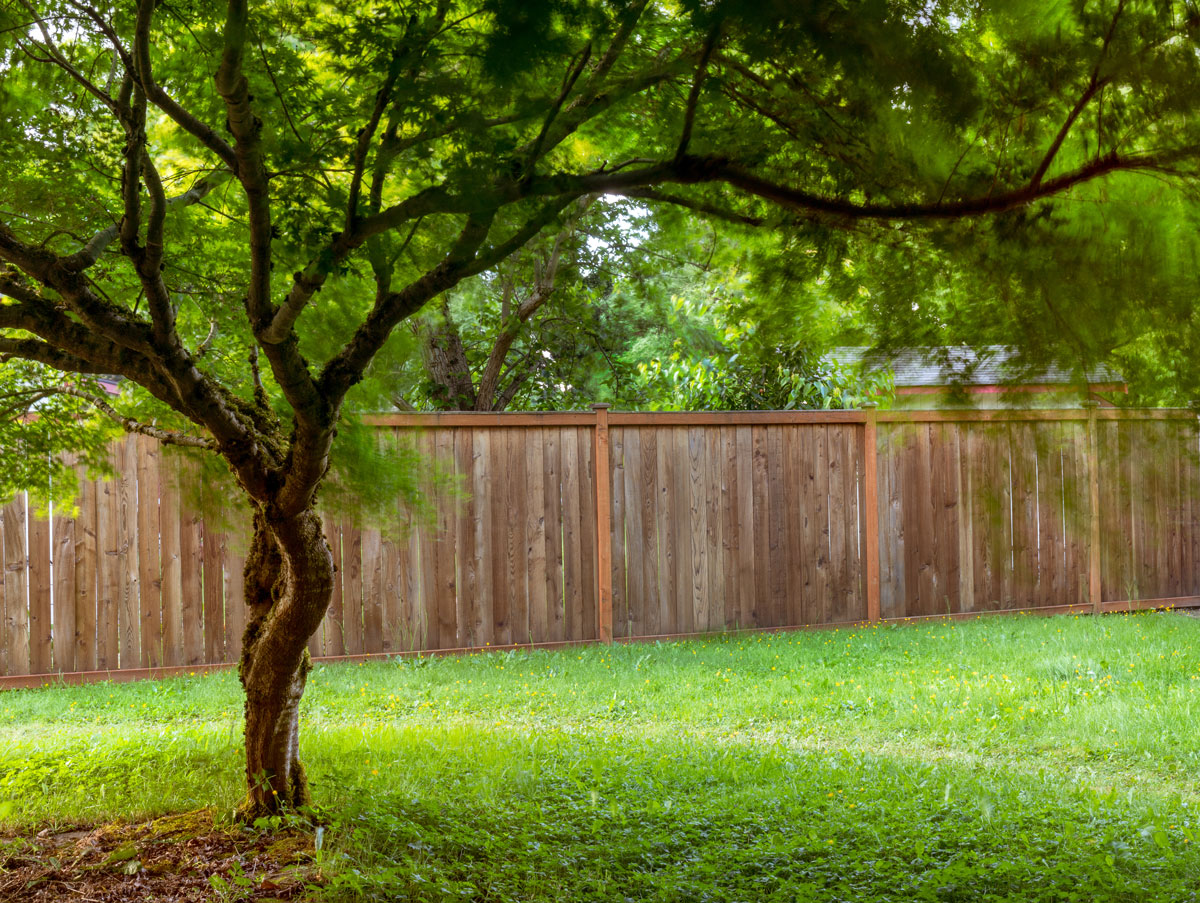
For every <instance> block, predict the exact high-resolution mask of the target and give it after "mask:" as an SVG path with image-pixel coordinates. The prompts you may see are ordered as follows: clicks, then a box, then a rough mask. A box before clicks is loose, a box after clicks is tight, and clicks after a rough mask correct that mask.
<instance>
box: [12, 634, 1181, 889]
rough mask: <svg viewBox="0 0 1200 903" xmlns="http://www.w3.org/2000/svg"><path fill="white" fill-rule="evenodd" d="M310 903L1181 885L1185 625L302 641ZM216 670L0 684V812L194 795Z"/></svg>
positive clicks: (230, 736)
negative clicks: (546, 646) (317, 660)
mask: <svg viewBox="0 0 1200 903" xmlns="http://www.w3.org/2000/svg"><path fill="white" fill-rule="evenodd" d="M304 707H305V714H304V718H305V721H304V728H303V730H304V733H303V740H302V743H303V753H304V756H305V759H306V762H307V764H308V766H309V771H310V774H311V776H312V779H313V782H314V790H315V793H316V796H317V798H318V800H319V802H320V803H321V805H323V806H324V807H326V808H327V811H328V812H329V813H330V815H331V817H332V819H333V824H332V826H331V828H330V830H329V835H330V841H329V843H328V845H327V846H326V847H325V849H324V851H323V855H324V856H325V857H326V859H327V867H326V870H325V871H326V874H327V875H328V876H329V878H330V883H329V884H327V885H326V886H325V887H324V888H323V889H321V890H319V891H315V894H316V897H317V898H318V899H328V900H337V901H341V900H354V899H372V900H374V899H378V900H394V899H400V900H414V901H415V900H422V901H425V900H488V901H501V900H505V901H539V903H541V901H550V900H555V901H559V900H561V901H567V900H616V901H624V900H637V901H642V900H654V901H668V900H678V901H693V900H695V901H760V900H771V901H774V900H780V901H783V900H789V901H790V900H814V901H817V900H820V901H837V900H846V901H851V900H854V901H860V900H865V901H873V900H879V901H882V900H895V901H908V900H929V901H976V900H980V901H982V900H1013V901H1017V900H1021V901H1052V900H1054V901H1057V900H1064V901H1065V900H1081V901H1084V900H1101V901H1118V900H1128V901H1138V903H1141V901H1151V900H1162V901H1173V903H1174V901H1186V900H1200V851H1198V849H1197V848H1198V847H1200V822H1198V819H1197V807H1200V751H1198V750H1197V746H1196V738H1197V737H1198V736H1200V620H1194V619H1191V618H1188V617H1186V616H1183V615H1180V614H1142V615H1130V616H1109V617H1105V618H1099V619H1098V618H1092V617H1080V618H1055V619H1042V618H1026V617H1016V618H996V619H990V620H985V621H978V622H970V623H961V624H952V623H936V624H923V625H909V626H902V627H879V628H872V629H866V630H861V631H852V632H847V631H844V630H843V631H831V632H814V633H793V634H781V635H735V636H727V637H718V638H712V639H709V640H698V641H689V642H679V643H671V644H656V645H638V644H635V645H622V646H615V647H612V648H608V649H605V648H599V647H590V648H586V649H573V650H564V651H558V652H532V653H504V654H499V653H494V654H491V655H486V656H472V657H465V658H462V659H452V658H441V659H437V658H433V659H421V660H413V659H408V660H404V661H394V662H386V663H372V664H367V665H358V666H351V665H341V666H334V667H325V666H321V667H318V668H317V669H315V671H314V672H313V675H312V678H311V681H310V684H309V691H308V694H307V695H306V697H305V701H304ZM240 727H241V698H240V693H239V690H238V687H237V683H236V678H235V677H234V676H233V675H232V674H230V673H222V674H218V675H210V676H207V677H195V678H188V679H177V680H169V681H162V682H158V683H140V684H119V685H114V684H103V685H94V686H90V687H79V688H49V689H42V690H31V691H13V692H6V693H3V694H0V821H2V822H3V823H4V824H5V825H7V826H8V827H9V828H12V827H14V826H15V827H17V828H18V829H21V830H32V829H33V828H34V827H35V826H38V827H40V826H42V825H43V824H44V823H50V824H68V823H81V822H92V821H99V820H107V819H111V818H114V817H124V818H140V817H144V816H150V815H156V814H160V813H163V812H167V811H180V810H186V809H190V808H195V807H198V806H201V805H207V804H216V805H217V806H218V807H219V809H221V810H225V811H227V810H228V809H230V808H231V807H232V806H233V804H234V803H235V802H236V800H237V798H238V796H239V793H240V781H241V768H242V764H241V750H240Z"/></svg>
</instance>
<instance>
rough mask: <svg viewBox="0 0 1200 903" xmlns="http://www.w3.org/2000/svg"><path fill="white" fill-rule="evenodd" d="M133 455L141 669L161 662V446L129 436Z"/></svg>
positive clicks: (147, 438)
mask: <svg viewBox="0 0 1200 903" xmlns="http://www.w3.org/2000/svg"><path fill="white" fill-rule="evenodd" d="M131 439H132V442H131V445H132V447H133V449H134V453H135V454H136V456H137V458H136V462H135V474H136V479H137V543H136V545H137V567H138V594H139V602H140V605H139V608H140V634H141V636H140V642H141V647H142V649H141V652H142V655H141V662H142V667H143V668H154V667H157V666H158V665H161V664H162V663H163V653H162V563H161V561H160V558H159V555H160V546H159V533H160V529H161V524H160V519H159V494H158V485H159V475H158V471H159V460H158V457H159V454H160V446H159V444H158V442H157V441H155V440H154V439H151V438H150V437H149V436H133V437H131Z"/></svg>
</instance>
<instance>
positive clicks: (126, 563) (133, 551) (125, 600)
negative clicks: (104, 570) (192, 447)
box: [116, 436, 222, 668]
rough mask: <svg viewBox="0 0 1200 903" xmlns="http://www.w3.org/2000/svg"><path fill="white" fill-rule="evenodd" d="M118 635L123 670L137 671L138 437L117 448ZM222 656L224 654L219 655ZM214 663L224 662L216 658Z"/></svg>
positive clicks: (139, 617) (139, 637)
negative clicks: (132, 669)
mask: <svg viewBox="0 0 1200 903" xmlns="http://www.w3.org/2000/svg"><path fill="white" fill-rule="evenodd" d="M116 484H117V505H118V518H117V525H116V526H117V543H116V551H117V581H118V596H117V632H118V634H119V643H120V664H121V667H122V668H136V667H138V662H140V661H141V656H142V649H141V647H142V630H141V621H142V610H141V587H140V581H139V579H138V558H137V551H138V550H137V507H138V501H137V437H136V436H126V437H125V438H124V439H123V440H121V441H120V442H119V443H118V444H117V479H116ZM218 655H220V653H219V652H218ZM213 661H222V659H221V658H214V659H213Z"/></svg>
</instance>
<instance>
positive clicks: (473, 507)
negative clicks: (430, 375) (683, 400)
mask: <svg viewBox="0 0 1200 903" xmlns="http://www.w3.org/2000/svg"><path fill="white" fill-rule="evenodd" d="M474 432H475V431H473V430H471V429H469V428H467V427H463V428H461V429H458V430H456V431H455V433H454V472H455V473H456V474H458V479H459V480H460V481H461V484H462V488H463V489H464V490H465V491H466V493H467V498H466V500H465V503H464V504H462V505H461V506H460V507H459V510H458V513H457V517H456V519H455V522H454V523H455V537H454V554H455V562H456V568H457V569H456V576H455V581H456V586H457V587H458V607H457V609H456V618H457V623H458V633H459V643H460V645H462V646H474V645H476V641H475V631H476V624H475V618H474V605H473V597H474V596H475V595H477V594H478V592H479V582H478V578H477V571H476V568H477V567H478V562H477V561H476V558H475V521H476V518H477V517H478V510H479V507H478V505H479V502H478V499H476V497H475V436H474ZM532 432H536V433H537V439H538V442H537V447H538V460H537V470H538V473H541V470H542V457H541V455H542V442H541V438H542V432H541V430H540V429H538V430H534V431H532ZM541 508H542V500H541V497H540V493H539V498H538V499H537V510H538V511H539V512H540V511H541ZM541 556H542V561H543V562H545V556H546V550H545V548H544V546H543V548H542V549H541ZM542 578H543V581H544V580H545V573H544V571H543V574H542ZM545 594H546V587H545V585H544V584H543V586H542V597H543V599H544V598H545Z"/></svg>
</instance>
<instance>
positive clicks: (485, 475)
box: [466, 427, 562, 646]
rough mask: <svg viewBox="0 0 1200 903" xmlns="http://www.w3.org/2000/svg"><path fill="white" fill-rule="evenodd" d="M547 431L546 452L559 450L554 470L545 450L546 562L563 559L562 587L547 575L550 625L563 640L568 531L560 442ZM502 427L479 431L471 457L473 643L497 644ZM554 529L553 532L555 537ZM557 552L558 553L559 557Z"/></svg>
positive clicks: (469, 620) (470, 601)
mask: <svg viewBox="0 0 1200 903" xmlns="http://www.w3.org/2000/svg"><path fill="white" fill-rule="evenodd" d="M552 429H553V428H552V427H547V428H546V430H552ZM546 430H544V431H543V450H544V451H545V448H546V443H547V442H548V443H549V448H550V449H552V450H553V456H554V462H553V470H552V471H551V470H550V469H549V456H550V452H549V451H545V454H546V456H547V462H546V466H547V469H546V470H545V474H546V476H545V480H546V488H545V501H544V503H545V506H546V517H547V521H546V556H547V558H546V560H547V562H550V561H551V559H552V558H554V560H555V561H557V565H556V568H555V571H554V573H555V574H556V575H557V581H558V582H557V591H556V592H551V590H552V589H553V587H552V586H551V584H552V583H553V582H554V581H553V579H552V578H551V576H547V587H548V589H547V598H548V599H549V604H550V606H551V610H550V615H551V616H552V618H553V626H552V627H551V628H550V629H549V634H550V636H551V637H553V638H554V639H561V638H562V636H561V634H562V535H561V533H560V531H559V526H558V476H557V475H558V446H557V445H555V444H554V436H553V434H552V433H551V434H550V435H549V436H547V433H546ZM495 432H496V431H495V430H491V429H477V430H475V432H474V435H473V436H472V437H471V457H472V465H471V466H472V468H473V470H472V473H471V509H470V512H471V518H472V532H473V534H474V537H473V539H474V554H473V555H472V560H473V561H474V562H475V591H474V592H473V593H471V594H469V595H468V596H467V599H466V602H467V605H468V607H469V609H468V610H469V614H468V615H467V623H468V625H469V631H470V633H471V637H472V642H473V643H474V645H476V646H487V645H491V644H494V643H495V642H496V627H495V619H494V618H493V616H492V597H493V592H492V586H493V583H494V579H493V575H492V558H493V556H492V549H493V547H494V542H495V543H498V542H499V537H495V536H493V535H492V517H491V512H492V509H493V507H494V506H495V500H494V499H493V497H492V489H493V488H494V487H495V486H496V485H497V482H496V476H495V474H494V472H493V471H492V437H493V435H494V433H495ZM552 515H553V517H554V524H553V530H552V527H551V522H550V520H549V518H550V517H551V516H552ZM552 532H553V535H551V534H552ZM555 556H557V557H556V558H555Z"/></svg>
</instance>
